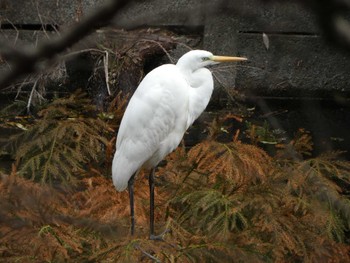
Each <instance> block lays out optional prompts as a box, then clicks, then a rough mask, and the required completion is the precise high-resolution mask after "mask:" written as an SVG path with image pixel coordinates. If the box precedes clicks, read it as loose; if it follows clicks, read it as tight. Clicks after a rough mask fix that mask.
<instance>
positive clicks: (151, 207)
mask: <svg viewBox="0 0 350 263" xmlns="http://www.w3.org/2000/svg"><path fill="white" fill-rule="evenodd" d="M154 170H155V168H152V170H151V172H150V174H149V178H148V181H149V196H150V204H149V228H150V237H151V238H152V237H153V236H154Z"/></svg>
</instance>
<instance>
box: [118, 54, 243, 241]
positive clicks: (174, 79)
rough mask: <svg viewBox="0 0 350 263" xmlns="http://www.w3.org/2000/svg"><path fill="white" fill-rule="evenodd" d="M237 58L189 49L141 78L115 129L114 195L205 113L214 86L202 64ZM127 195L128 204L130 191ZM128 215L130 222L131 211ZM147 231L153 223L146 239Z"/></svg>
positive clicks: (152, 164)
mask: <svg viewBox="0 0 350 263" xmlns="http://www.w3.org/2000/svg"><path fill="white" fill-rule="evenodd" d="M242 60H246V59H245V58H240V57H223V56H214V55H213V54H212V53H210V52H208V51H204V50H193V51H190V52H188V53H186V54H185V55H183V56H182V57H181V58H180V59H179V61H178V62H177V64H176V65H173V64H166V65H162V66H160V67H158V68H156V69H154V70H152V71H151V72H150V73H148V74H147V75H146V76H145V78H144V79H143V80H142V82H141V83H140V85H139V86H138V88H137V89H136V91H135V93H134V95H133V96H132V98H131V99H130V102H129V104H128V106H127V108H126V111H125V113H124V116H123V119H122V121H121V124H120V127H119V131H118V136H117V142H116V152H115V155H114V159H113V163H112V178H113V184H114V186H115V188H116V189H117V190H118V191H123V190H125V189H126V188H127V187H128V186H129V187H132V184H133V180H132V182H131V185H129V180H130V178H131V177H132V176H133V175H134V174H135V173H136V172H137V171H138V170H139V169H140V168H142V167H145V168H154V167H155V166H157V164H158V163H159V162H160V161H161V160H162V159H163V158H164V157H165V156H166V155H167V154H169V153H170V152H172V151H173V150H174V149H175V148H176V147H177V146H178V145H179V144H180V142H181V139H182V137H183V135H184V133H185V132H186V130H187V128H188V127H189V126H190V125H191V124H192V123H193V122H194V121H195V120H196V119H197V118H198V117H199V115H200V114H201V113H202V112H203V111H204V109H205V108H206V106H207V105H208V103H209V100H210V97H211V94H212V92H213V87H214V84H213V77H212V74H211V72H210V71H209V70H208V69H206V68H205V66H208V65H212V64H216V63H218V62H230V61H242ZM152 176H153V175H152ZM152 181H153V178H152ZM150 185H151V181H150ZM129 191H130V192H131V193H129V194H131V196H130V197H131V198H130V204H131V206H133V188H129ZM151 191H153V190H151ZM152 196H153V195H152V194H151V206H152V204H153V203H152V202H153V200H152ZM151 209H153V207H151ZM131 214H132V224H134V221H133V207H131ZM152 220H153V218H152V217H151V222H152ZM152 228H153V223H151V235H152V232H153V229H152ZM131 232H132V233H133V226H132V231H131Z"/></svg>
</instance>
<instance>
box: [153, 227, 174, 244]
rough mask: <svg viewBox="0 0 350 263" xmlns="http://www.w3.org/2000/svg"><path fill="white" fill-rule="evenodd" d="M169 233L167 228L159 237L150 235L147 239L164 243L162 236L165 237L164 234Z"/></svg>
mask: <svg viewBox="0 0 350 263" xmlns="http://www.w3.org/2000/svg"><path fill="white" fill-rule="evenodd" d="M169 232H170V229H168V228H167V229H165V230H164V231H163V233H161V234H160V235H154V234H150V236H149V239H150V240H155V241H165V240H164V236H165V234H167V233H169Z"/></svg>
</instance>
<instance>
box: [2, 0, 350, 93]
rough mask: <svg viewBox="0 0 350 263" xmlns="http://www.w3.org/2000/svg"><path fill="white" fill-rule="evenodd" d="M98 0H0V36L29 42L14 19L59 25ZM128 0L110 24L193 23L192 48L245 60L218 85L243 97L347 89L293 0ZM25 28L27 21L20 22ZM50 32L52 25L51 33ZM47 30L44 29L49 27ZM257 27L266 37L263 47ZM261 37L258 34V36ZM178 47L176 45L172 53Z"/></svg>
mask: <svg viewBox="0 0 350 263" xmlns="http://www.w3.org/2000/svg"><path fill="white" fill-rule="evenodd" d="M102 2H103V1H102V0H99V1H93V0H74V1H69V0H59V1H57V0H32V1H28V0H16V1H13V0H12V1H10V0H1V5H0V17H1V22H2V26H3V28H4V25H6V26H5V28H7V29H3V30H2V38H8V39H9V40H10V41H12V42H13V43H14V42H15V41H16V42H17V43H21V41H24V42H26V43H28V42H29V43H31V44H35V43H36V41H40V39H41V38H46V37H50V36H49V35H47V33H43V32H34V31H31V30H16V31H14V30H9V29H8V28H9V27H10V26H9V24H10V23H12V24H14V25H16V26H17V25H40V24H41V23H44V24H51V25H59V26H60V28H61V29H64V28H65V27H68V26H69V24H71V23H74V22H76V21H78V20H79V19H81V17H82V16H84V15H86V14H87V13H89V12H90V11H92V10H95V9H96V8H97V6H98V4H100V3H102ZM220 3H222V1H219V0H213V1H211V2H208V1H204V0H178V1H171V0H167V1H165V0H153V1H146V0H142V1H134V2H132V3H131V4H130V6H129V7H127V8H125V10H123V12H121V13H120V14H118V15H117V16H116V18H115V19H114V25H115V26H125V25H129V26H130V25H140V24H142V25H143V26H180V27H191V26H201V28H203V32H202V38H203V39H202V42H201V45H200V46H199V47H198V48H203V49H207V50H210V51H212V52H213V53H216V54H227V55H242V56H246V57H248V58H249V59H250V61H249V62H247V63H244V64H243V63H242V64H240V65H238V66H237V67H232V68H230V69H228V70H226V71H225V72H223V73H222V72H221V73H220V74H219V77H220V78H221V81H220V82H222V84H223V85H225V86H227V87H229V88H235V89H236V90H239V91H241V92H244V93H245V94H247V95H249V96H326V97H329V96H339V94H343V95H344V94H348V93H350V74H348V73H349V72H350V63H349V61H350V57H349V55H346V54H344V53H342V52H341V51H340V50H337V49H336V48H334V47H331V46H329V45H328V44H326V43H324V40H323V38H322V36H321V35H320V30H319V28H318V27H317V23H316V22H315V19H314V17H313V15H312V13H310V12H308V11H307V10H305V9H304V8H303V7H302V6H299V5H297V4H296V3H293V2H291V3H288V4H282V3H269V4H262V2H261V1H259V0H236V1H227V3H225V5H223V4H220ZM27 29H28V28H27ZM51 33H53V32H51ZM51 33H48V34H51ZM263 33H265V34H266V35H267V39H268V40H269V45H268V48H267V46H266V44H264V42H263V37H262V35H263ZM265 39H266V38H265ZM183 51H184V49H181V48H179V51H178V52H177V53H176V52H175V54H180V53H182V52H183Z"/></svg>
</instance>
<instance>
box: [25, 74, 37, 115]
mask: <svg viewBox="0 0 350 263" xmlns="http://www.w3.org/2000/svg"><path fill="white" fill-rule="evenodd" d="M38 80H39V79H36V81H35V82H34V84H33V87H32V91H31V92H30V95H29V99H28V103H27V113H28V114H30V105H31V103H32V99H33V94H34V91H35V88H36V85H37V84H38Z"/></svg>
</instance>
